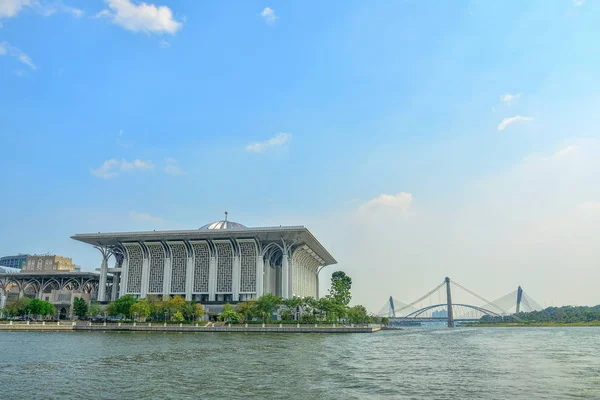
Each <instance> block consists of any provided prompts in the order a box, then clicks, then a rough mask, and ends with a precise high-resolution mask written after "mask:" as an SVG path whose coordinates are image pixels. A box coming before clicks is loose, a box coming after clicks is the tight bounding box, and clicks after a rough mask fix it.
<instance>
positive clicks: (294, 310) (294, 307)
mask: <svg viewBox="0 0 600 400" xmlns="http://www.w3.org/2000/svg"><path fill="white" fill-rule="evenodd" d="M282 303H283V305H284V306H285V307H286V308H287V309H288V310H289V311H290V313H291V314H292V315H293V316H294V319H298V308H299V307H300V305H301V304H302V299H301V298H300V297H298V296H294V297H292V298H290V299H284V300H282ZM290 319H291V318H290Z"/></svg>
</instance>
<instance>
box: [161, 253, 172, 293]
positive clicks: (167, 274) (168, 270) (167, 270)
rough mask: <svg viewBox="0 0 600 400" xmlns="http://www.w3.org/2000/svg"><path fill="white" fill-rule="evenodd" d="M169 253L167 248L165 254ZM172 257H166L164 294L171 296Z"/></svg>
mask: <svg viewBox="0 0 600 400" xmlns="http://www.w3.org/2000/svg"><path fill="white" fill-rule="evenodd" d="M166 254H167V249H165V255H166ZM171 269H172V267H171V257H165V262H164V267H163V273H164V275H163V289H162V291H163V296H169V295H170V294H171V277H172V274H171Z"/></svg>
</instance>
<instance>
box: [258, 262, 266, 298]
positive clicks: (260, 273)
mask: <svg viewBox="0 0 600 400" xmlns="http://www.w3.org/2000/svg"><path fill="white" fill-rule="evenodd" d="M264 262H265V260H264V258H263V257H262V256H256V298H259V297H260V296H262V295H263V293H264V292H263V279H264V270H265V265H264Z"/></svg>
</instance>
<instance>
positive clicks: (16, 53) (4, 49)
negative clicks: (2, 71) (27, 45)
mask: <svg viewBox="0 0 600 400" xmlns="http://www.w3.org/2000/svg"><path fill="white" fill-rule="evenodd" d="M4 55H9V56H12V57H15V58H17V59H18V60H19V61H20V62H22V63H23V64H25V65H27V66H28V67H29V68H31V69H36V68H37V67H36V65H35V64H34V63H33V61H31V58H30V57H29V56H28V55H27V54H25V53H24V52H22V51H21V50H19V49H17V48H16V47H14V46H11V45H10V43H8V42H7V41H3V42H0V56H4Z"/></svg>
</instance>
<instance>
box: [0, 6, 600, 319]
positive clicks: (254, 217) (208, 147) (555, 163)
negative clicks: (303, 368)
mask: <svg viewBox="0 0 600 400" xmlns="http://www.w3.org/2000/svg"><path fill="white" fill-rule="evenodd" d="M599 18H600V1H593V0H587V1H586V0H575V1H573V0H557V1H546V0H539V1H535V0H531V1H526V2H523V1H517V0H513V1H503V2H490V1H486V0H479V1H475V0H472V1H467V0H464V1H453V2H434V1H422V0H405V1H400V0H398V1H383V0H380V1H379V0H378V1H369V2H365V1H350V0H349V1H344V2H317V1H302V2H290V1H269V2H265V1H264V0H261V1H254V0H246V1H237V2H234V1H220V2H201V1H193V2H192V1H176V0H148V1H147V2H146V3H143V2H138V1H135V0H105V1H103V0H89V1H77V0H63V1H60V0H51V1H45V0H0V151H1V152H2V157H1V159H0V160H1V163H2V169H1V172H0V202H1V207H0V209H1V210H2V214H1V215H2V218H1V220H2V228H3V229H2V230H1V231H0V254H1V255H12V254H16V253H30V254H35V253H38V254H40V253H46V252H50V253H53V254H60V255H63V256H68V257H72V258H73V261H74V263H76V264H79V265H81V266H82V267H83V269H84V270H88V271H92V270H94V269H95V268H98V267H99V266H100V261H101V258H100V254H99V253H98V252H97V251H96V250H95V249H93V248H91V247H90V246H86V245H84V244H82V243H79V242H76V241H74V240H72V239H70V236H72V235H74V234H77V233H86V232H98V231H101V232H111V231H138V230H154V229H155V230H161V229H195V228H198V227H200V226H202V225H204V224H206V223H208V222H211V221H215V220H219V219H222V218H223V213H224V211H226V210H227V211H228V212H229V217H230V219H231V220H234V221H236V222H239V223H242V224H244V225H246V226H273V225H277V226H279V225H304V226H306V227H307V228H309V229H310V230H311V231H312V232H313V233H314V234H315V236H316V237H317V238H318V239H319V240H320V242H321V243H322V244H323V245H324V246H325V247H326V248H327V249H329V250H330V252H331V253H332V254H333V256H334V257H335V258H336V259H337V260H338V265H336V266H332V267H327V268H326V269H325V270H324V271H323V272H322V273H321V282H327V281H328V279H329V277H330V274H331V273H332V272H334V271H336V270H343V271H345V272H346V273H347V274H349V275H350V276H351V277H352V279H353V290H352V292H353V303H355V304H364V305H365V306H367V308H368V309H369V310H372V311H378V310H379V309H380V308H381V306H382V305H383V304H384V303H385V301H386V299H387V298H388V296H390V295H393V296H394V298H397V299H401V300H402V301H404V302H407V303H408V302H410V301H411V300H414V299H415V298H417V297H419V296H420V295H421V294H424V293H426V292H427V291H429V290H430V289H431V288H433V287H435V286H437V284H438V283H439V282H441V281H442V280H443V279H444V277H446V276H449V277H451V279H453V280H456V281H457V282H460V283H461V284H462V285H463V286H466V287H468V288H469V289H471V290H473V291H474V292H476V293H478V294H480V295H482V296H484V297H485V298H487V299H490V300H493V299H495V298H499V297H501V296H503V295H505V294H507V293H510V292H512V291H514V290H515V289H516V287H517V286H518V285H521V286H522V287H523V289H524V290H525V292H526V293H527V294H528V295H529V296H530V297H531V298H533V299H535V300H536V301H537V302H538V303H540V304H542V305H546V306H548V305H563V304H588V305H593V304H598V303H600V292H599V291H598V290H597V285H596V283H597V282H598V281H600V268H599V267H600V246H599V244H598V243H599V238H600V185H599V183H598V182H599V180H598V176H600V132H599V130H598V126H599V122H600V114H599V113H598V110H600V73H599V72H598V71H600V41H598V37H599V35H600V26H599V25H598V24H597V21H598V19H599ZM322 286H324V285H323V284H322ZM321 294H325V293H324V291H322V293H321Z"/></svg>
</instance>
